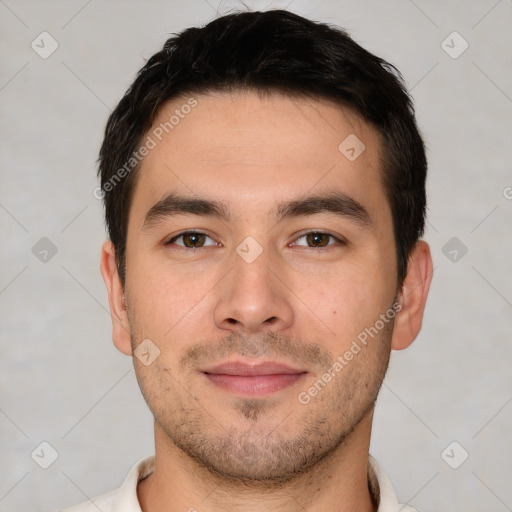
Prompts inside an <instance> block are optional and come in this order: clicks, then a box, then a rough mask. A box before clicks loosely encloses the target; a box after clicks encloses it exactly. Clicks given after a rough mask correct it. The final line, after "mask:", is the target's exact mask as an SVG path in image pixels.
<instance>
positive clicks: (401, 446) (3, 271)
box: [0, 0, 512, 512]
mask: <svg viewBox="0 0 512 512" xmlns="http://www.w3.org/2000/svg"><path fill="white" fill-rule="evenodd" d="M246 3H247V5H248V6H249V7H251V8H252V9H266V8H270V7H284V6H286V5H287V4H289V9H290V10H292V11H294V12H297V13H299V14H302V15H305V16H308V17H311V18H312V19H315V20H318V21H324V22H329V23H334V24H337V25H340V26H342V27H344V28H346V29H347V30H348V31H349V32H350V34H351V35H352V36H353V37H354V38H355V39H356V40H357V41H358V42H359V43H360V44H362V45H363V46H364V47H366V48H367V49H369V50H370V51H373V52H375V53H377V54H379V55H381V56H382V57H384V58H386V59H388V60H390V61H391V62H392V63H394V64H396V65H397V66H398V68H399V69H400V70H401V71H402V73H403V74H404V75H405V77H406V80H407V83H408V87H409V89H410V90H411V91H412V95H413V96H414V98H415V104H416V108H417V118H418V122H419V125H420V127H421V129H422V132H423V134H424V137H425V140H426V142H427V145H428V149H429V151H428V157H429V164H430V167H429V178H428V199H429V214H428V230H427V233H426V235H425V238H426V240H427V241H428V242H429V243H430V244H431V247H432V253H433V258H434V265H435V275H434V280H433V284H432V288H431V293H430V298H429V301H428V304H427V309H426V315H425V321H424V327H423V331H422V333H421V334H420V336H419V338H418V339H417V340H416V342H415V343H414V344H413V346H412V347H411V348H410V349H408V350H406V351H403V352H399V353H394V354H393V356H392V361H391V367H390V370H389V373H388V375H387V378H386V380H385V384H384V386H383V389H382V392H381V395H380V398H379V402H378V407H377V413H376V419H375V424H374V433H373V438H372V453H373V454H374V456H375V457H376V458H377V460H378V461H379V462H380V463H381V464H382V466H383V467H384V468H385V470H386V471H387V473H388V475H389V477H390V479H391V481H392V482H393V484H394V487H395V489H396V491H397V494H398V496H399V498H400V500H402V501H403V502H407V503H410V504H411V505H413V506H414V507H417V508H418V509H419V510H421V511H423V512H437V511H439V512H440V511H447V510H450V511H465V512H472V511H473V512H490V511H491V510H492V511H495V512H501V511H503V512H504V511H506V510H512V486H511V485H510V483H511V481H512V439H511V419H512V403H511V402H512V371H511V362H512V344H511V340H510V327H511V316H512V314H511V313H512V278H511V276H512V273H511V264H510V262H511V261H512V257H511V256H512V243H511V241H512V240H511V237H510V226H511V220H512V200H510V199H507V196H508V197H509V198H510V197H512V189H510V188H507V187H512V175H511V172H510V162H511V146H512V144H511V119H512V99H511V98H512V66H511V58H510V56H511V50H512V31H511V30H510V27H511V26H512V3H511V1H510V0H501V1H496V0H481V1H440V0H439V1H430V2H428V1H425V0H415V1H414V2H413V1H412V0H411V1H409V0H400V1H399V0H396V1H386V2H384V1H355V0H353V1H334V0H331V1H323V2H314V1H312V0H310V1H305V0H304V1H301V0H295V1H293V2H291V3H290V0H287V1H286V2H279V1H277V2H273V3H270V1H268V2H254V1H247V2H246ZM233 7H240V4H238V3H237V2H235V1H232V2H222V3H221V4H220V6H219V0H208V1H206V0H192V1H190V2H187V3H185V2H177V1H156V0H154V1H146V2H142V1H125V2H120V1H100V0H92V1H86V0H73V1H45V2H36V1H32V2H28V1H22V0H0V29H1V39H2V40H1V48H0V52H1V53H0V65H1V69H0V88H1V92H0V102H1V103H0V109H1V118H0V123H1V125H0V134H1V136H0V150H1V153H0V154H1V186H0V229H1V252H0V258H1V259H0V308H1V318H0V321H1V324H0V336H1V338H0V341H1V349H0V457H1V462H0V474H1V477H0V512H12V511H24V512H26V511H31V510H32V511H56V510H58V509H59V508H61V507H64V506H69V505H72V504H74V503H77V502H80V501H83V500H85V499H87V497H93V496H95V495H97V494H99V493H102V492H105V491H107V490H110V489H112V488H115V487H117V486H119V484H120V483H121V481H122V480H123V478H124V477H125V475H126V473H127V471H128V469H129V468H130V467H131V465H132V464H133V463H135V462H136V461H137V460H138V459H139V458H142V457H144V456H146V455H148V454H151V453H152V452H153V437H152V436H153V432H152V418H151V415H150V413H149V412H148V410H147V408H146V405H145V403H144V401H143V399H142V397H141V394H140V391H139V389H138V386H137V383H136V380H135V376H134V371H133V368H132V363H131V359H130V358H127V357H125V356H123V355H121V354H120V353H118V352H117V351H116V350H115V348H114V347H113V345H112V343H111V322H110V316H109V313H108V302H107V295H106V291H105V288H104V284H103V281H102V279H101V275H100V272H99V255H100V247H101V244H102V242H103V241H104V239H105V231H104V227H103V218H102V205H101V203H100V202H99V201H98V200H96V199H95V198H94V197H93V195H92V191H93V189H94V188H95V187H96V186H97V181H96V175H95V173H96V164H95V160H96V158H97V153H98V149H99V146H100V143H101V140H102V134H103V129H104V125H105V122H106V119H107V116H108V114H109V112H110V110H111V109H112V108H113V107H114V106H115V105H116V103H117V102H118V101H119V99H120V98H121V96H122V94H123V93H124V91H125V90H126V88H127V87H128V85H129V84H130V83H131V82H132V80H133V78H134V75H135V73H136V71H137V70H138V69H139V68H140V67H141V66H142V65H143V63H144V59H147V58H149V56H151V55H152V54H153V53H154V52H155V51H157V50H159V49H160V47H161V45H162V44H163V43H164V41H165V40H166V38H167V37H168V36H169V34H170V33H172V32H177V31H180V30H182V29H184V28H185V27H188V26H191V25H198V24H204V23H206V22H208V21H210V20H212V19H213V18H214V17H216V16H217V15H218V13H221V14H222V13H226V12H228V11H229V9H231V8H233ZM43 31H47V32H49V33H50V34H51V35H52V37H53V38H55V40H56V41H57V42H58V44H59V47H58V49H57V50H56V51H55V52H54V53H53V54H52V55H51V56H50V57H49V58H47V59H42V58H41V57H40V56H39V55H38V54H37V53H36V52H35V51H34V50H33V49H32V48H31V42H32V41H33V40H36V42H37V40H38V39H37V38H38V36H39V34H40V33H41V32H43ZM453 31H457V32H458V33H459V34H460V35H461V36H462V37H463V38H464V39H465V40H466V41H467V42H468V43H469V48H468V49H467V50H466V51H465V52H464V53H463V54H462V55H460V56H459V57H458V58H457V59H454V58H452V57H450V56H449V55H448V54H447V53H446V52H445V51H444V49H443V48H442V46H441V43H442V41H443V40H445V38H446V37H447V36H448V35H449V34H451V33H452V32H453ZM450 41H451V40H450V39H449V40H448V44H449V45H451V46H454V47H455V49H457V48H459V49H460V48H461V46H460V43H461V41H460V40H458V41H457V40H455V41H454V42H450ZM42 237H47V238H49V239H50V240H51V241H52V242H53V243H54V244H55V245H56V247H57V249H58V251H57V253H56V254H55V255H54V256H53V257H52V258H50V259H49V260H48V261H47V262H46V263H44V262H42V261H40V259H38V257H36V255H35V254H33V252H32V247H33V246H34V245H35V244H36V243H37V242H38V241H39V240H40V239H41V238H42ZM452 237H457V238H458V239H459V240H460V242H461V243H463V244H464V245H465V246H466V247H467V253H466V254H465V255H464V256H462V257H460V254H461V252H460V251H459V253H458V255H459V258H458V261H456V262H453V261H451V260H450V258H449V257H447V256H446V255H445V254H444V253H443V247H444V246H445V244H446V243H447V242H448V241H449V240H450V239H451V238H452ZM445 252H448V251H446V250H445ZM448 256H450V255H448ZM452 256H453V255H452ZM43 441H46V442H48V443H50V444H51V445H52V446H53V447H54V449H55V450H56V451H57V452H58V458H57V460H56V461H55V462H54V463H53V464H52V465H51V466H50V467H49V468H48V469H42V468H41V467H39V465H37V464H36V462H34V460H33V459H32V458H31V453H32V452H33V451H34V450H36V448H37V447H38V446H39V445H40V443H41V442H43ZM452 441H457V442H458V443H459V444H460V446H461V447H463V448H459V447H457V446H456V447H455V449H454V451H453V452H452V451H451V450H449V451H448V453H449V455H450V456H451V457H450V459H451V460H450V462H451V463H452V464H453V463H454V461H457V460H459V458H460V457H462V455H463V452H462V449H464V450H466V451H467V452H468V453H469V458H468V459H467V460H466V461H465V462H464V463H463V464H462V465H461V466H460V467H459V468H458V469H452V468H451V467H450V466H449V465H448V464H447V462H445V460H444V459H443V458H442V457H441V453H442V452H443V450H444V449H445V448H446V447H447V446H448V445H449V444H450V443H451V442H452ZM43 451H44V450H43ZM36 453H39V454H41V452H40V448H39V451H37V450H36ZM48 453H49V452H48V450H47V451H46V453H45V455H44V457H47V456H48ZM44 457H42V456H41V457H40V459H39V460H42V459H44Z"/></svg>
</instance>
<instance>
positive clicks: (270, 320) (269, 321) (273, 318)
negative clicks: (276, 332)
mask: <svg viewBox="0 0 512 512" xmlns="http://www.w3.org/2000/svg"><path fill="white" fill-rule="evenodd" d="M275 319H276V317H275V316H271V317H270V318H267V319H266V320H265V322H268V323H269V324H270V323H272V322H273V321H274V320H275Z"/></svg>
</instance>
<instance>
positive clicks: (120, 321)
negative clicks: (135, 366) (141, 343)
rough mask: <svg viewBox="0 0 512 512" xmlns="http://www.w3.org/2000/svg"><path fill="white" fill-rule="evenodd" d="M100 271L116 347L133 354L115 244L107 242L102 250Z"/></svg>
mask: <svg viewBox="0 0 512 512" xmlns="http://www.w3.org/2000/svg"><path fill="white" fill-rule="evenodd" d="M100 270H101V275H102V276H103V280H104V281H105V285H106V286H107V293H108V302H109V305H110V316H111V318H112V340H113V342H114V345H115V347H116V348H117V349H118V350H119V351H120V352H122V353H123V354H126V355H127V356H129V355H131V354H132V344H131V339H130V323H129V322H128V312H127V310H126V304H125V295H124V289H123V286H122V284H121V278H120V277H119V273H118V271H117V264H116V252H115V249H114V244H113V243H112V242H111V241H110V240H107V241H106V242H105V243H104V244H103V247H102V248H101V259H100Z"/></svg>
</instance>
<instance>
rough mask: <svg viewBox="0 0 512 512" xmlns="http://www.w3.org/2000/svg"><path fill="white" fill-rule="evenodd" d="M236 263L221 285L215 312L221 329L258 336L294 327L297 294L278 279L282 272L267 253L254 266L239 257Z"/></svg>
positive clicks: (236, 255) (234, 259)
mask: <svg viewBox="0 0 512 512" xmlns="http://www.w3.org/2000/svg"><path fill="white" fill-rule="evenodd" d="M233 261H234V266H233V268H232V270H231V272H229V273H228V274H227V276H226V278H225V279H223V280H222V281H221V283H222V284H221V283H219V284H221V286H220V288H219V289H218V296H217V297H218V298H217V301H216V305H215V309H214V321H215V324H216V325H217V327H219V328H220V329H224V330H227V331H230V332H233V333H236V332H243V333H244V334H255V333H258V332H268V331H281V330H284V329H286V328H287V327H289V326H290V325H292V323H293V317H294V312H293V309H292V305H291V303H290V299H291V297H293V293H292V292H291V291H290V290H289V289H288V288H287V287H286V286H285V284H284V283H283V281H284V279H283V277H281V276H280V278H278V277H277V275H279V274H280V272H279V271H278V268H277V267H276V264H275V262H274V265H273V264H272V262H271V261H270V258H269V256H268V254H266V251H263V253H262V254H261V255H260V256H259V257H258V258H257V259H256V260H255V261H253V262H251V263H248V262H246V261H245V260H244V259H242V258H241V257H240V256H239V255H238V254H235V255H234V258H233ZM273 267H274V268H273Z"/></svg>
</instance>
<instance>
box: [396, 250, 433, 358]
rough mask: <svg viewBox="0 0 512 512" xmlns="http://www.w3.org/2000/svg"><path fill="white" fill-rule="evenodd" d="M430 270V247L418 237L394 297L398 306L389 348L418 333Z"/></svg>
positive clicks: (403, 344) (409, 340) (407, 341)
mask: <svg viewBox="0 0 512 512" xmlns="http://www.w3.org/2000/svg"><path fill="white" fill-rule="evenodd" d="M432 272H433V266H432V257H431V255H430V247H429V245H428V244H427V242H425V241H423V240H420V241H418V242H417V243H416V245H415V247H414V249H413V250H412V252H411V254H410V256H409V262H408V265H407V275H406V277H405V280H404V283H403V286H402V290H401V291H400V294H399V297H398V302H399V303H400V304H401V306H402V308H401V309H400V312H399V313H398V314H397V316H396V317H395V325H394V328H393V338H392V341H391V348H392V349H393V350H403V349H404V348H407V347H408V346H409V345H411V343H412V342H413V341H414V340H415V339H416V336H418V334H419V332H420V330H421V322H422V320H423V312H424V311H425V304H426V302H427V296H428V291H429V288H430V282H431V281H432Z"/></svg>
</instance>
